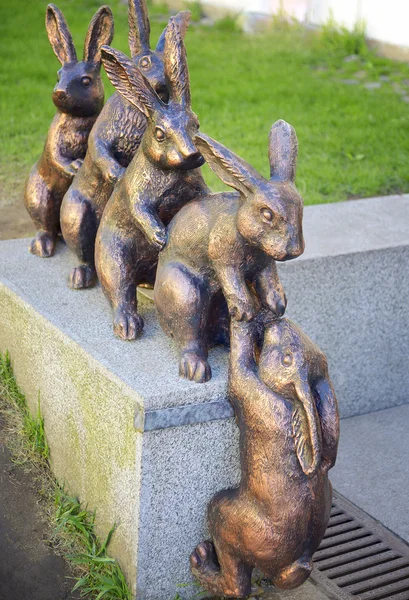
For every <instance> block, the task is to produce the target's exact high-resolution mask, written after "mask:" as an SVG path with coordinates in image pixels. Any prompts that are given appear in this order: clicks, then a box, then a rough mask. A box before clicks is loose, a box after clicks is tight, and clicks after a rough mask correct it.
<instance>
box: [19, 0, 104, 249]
mask: <svg viewBox="0 0 409 600" xmlns="http://www.w3.org/2000/svg"><path fill="white" fill-rule="evenodd" d="M46 28H47V33H48V37H49V40H50V43H51V46H52V48H53V50H54V52H55V54H56V56H57V58H58V60H59V61H60V62H61V64H62V68H61V69H60V70H59V72H58V81H57V84H56V86H55V88H54V92H53V96H52V98H53V102H54V104H55V106H56V107H57V114H56V115H55V117H54V119H53V121H52V123H51V126H50V129H49V132H48V136H47V140H46V142H45V146H44V150H43V153H42V155H41V157H40V158H39V160H38V161H37V162H36V164H35V165H34V166H33V168H32V170H31V173H30V175H29V177H28V179H27V182H26V187H25V192H24V203H25V206H26V208H27V210H28V212H29V214H30V216H31V218H32V220H33V222H34V224H35V227H36V229H37V235H36V237H35V239H34V240H33V241H32V243H31V246H30V251H31V252H32V253H33V254H37V255H38V256H42V257H49V256H52V255H53V254H54V249H55V244H56V241H57V237H58V235H59V233H60V207H61V201H62V199H63V197H64V194H65V192H66V191H67V189H68V187H69V186H70V184H71V182H72V180H73V178H74V175H75V173H76V172H77V170H78V169H79V167H80V166H81V163H82V159H83V158H84V156H85V152H86V148H87V142H88V136H89V133H90V131H91V128H92V126H93V125H94V123H95V120H96V118H97V116H98V114H99V113H100V111H101V109H102V106H103V104H104V87H103V83H102V79H101V76H100V68H101V50H100V49H101V46H102V45H103V44H109V43H110V42H111V40H112V37H113V34H114V21H113V16H112V13H111V10H110V8H109V7H108V6H102V7H101V8H100V9H99V10H98V11H97V12H96V13H95V15H94V17H93V18H92V21H91V23H90V25H89V28H88V32H87V36H86V39H85V46H84V59H83V60H82V61H78V60H77V54H76V51H75V47H74V43H73V41H72V37H71V34H70V31H69V29H68V25H67V22H66V20H65V18H64V15H63V14H62V12H61V11H60V10H59V9H58V8H57V7H56V6H55V5H54V4H49V5H48V6H47V12H46Z"/></svg>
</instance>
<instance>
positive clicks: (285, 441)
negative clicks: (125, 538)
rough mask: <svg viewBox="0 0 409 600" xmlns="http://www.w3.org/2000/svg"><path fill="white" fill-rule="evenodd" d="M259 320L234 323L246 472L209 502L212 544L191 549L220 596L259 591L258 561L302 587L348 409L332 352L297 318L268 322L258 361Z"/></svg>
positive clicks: (234, 383) (268, 572)
mask: <svg viewBox="0 0 409 600" xmlns="http://www.w3.org/2000/svg"><path fill="white" fill-rule="evenodd" d="M255 329H256V327H255V323H254V322H251V323H245V322H237V321H235V320H234V319H232V322H231V355H230V376H229V390H230V397H231V401H232V403H233V406H234V408H235V413H236V419H237V423H238V426H239V429H240V449H241V470H242V478H241V483H240V487H239V488H237V489H230V490H224V491H222V492H220V493H218V494H217V495H216V496H215V497H214V498H213V500H212V501H211V502H210V504H209V509H208V521H209V528H210V535H211V538H212V541H205V542H202V543H201V544H199V545H198V546H197V548H196V549H195V550H194V552H193V553H192V555H191V559H190V563H191V569H192V572H193V574H194V575H195V576H196V577H197V578H198V580H199V581H200V583H201V584H202V585H203V586H204V587H205V588H206V589H207V590H209V591H210V592H211V593H212V594H214V595H216V596H227V597H233V598H243V597H246V596H248V595H249V594H250V590H251V574H252V571H253V569H254V568H258V569H259V570H260V571H261V572H262V573H263V574H264V575H265V576H266V577H268V578H269V579H271V580H272V582H273V584H274V585H275V586H276V587H278V588H282V589H293V588H295V587H298V586H299V585H301V584H302V583H303V582H304V581H305V580H306V579H307V578H308V576H309V574H310V573H311V570H312V556H313V554H314V552H315V551H316V550H317V549H318V546H319V545H320V543H321V540H322V538H323V536H324V533H325V530H326V527H327V524H328V520H329V516H330V511H331V504H332V486H331V483H330V481H329V479H328V470H329V469H330V468H331V467H333V466H334V464H335V459H336V454H337V447H338V438H339V416H338V408H337V400H336V397H335V393H334V390H333V388H332V385H331V381H330V379H329V376H328V368H327V361H326V358H325V356H324V354H323V353H322V352H321V351H320V350H319V348H317V346H315V345H314V344H313V343H312V342H311V340H310V339H309V338H308V337H307V336H306V335H305V334H304V333H303V332H302V331H300V330H299V329H298V328H297V327H296V326H295V325H294V324H293V323H291V321H288V320H287V319H278V320H275V321H272V322H270V323H269V324H266V329H265V335H264V341H263V343H262V348H261V354H260V357H259V360H258V364H256V362H255V358H254V356H255V346H256V344H255V340H256V337H257V336H256V335H255Z"/></svg>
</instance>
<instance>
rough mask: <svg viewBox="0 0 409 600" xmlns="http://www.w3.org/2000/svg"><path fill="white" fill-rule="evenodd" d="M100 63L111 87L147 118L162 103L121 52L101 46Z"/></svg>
mask: <svg viewBox="0 0 409 600" xmlns="http://www.w3.org/2000/svg"><path fill="white" fill-rule="evenodd" d="M101 51H102V62H103V64H104V67H105V71H106V72H107V75H108V77H109V79H110V81H111V83H112V85H113V86H115V88H116V89H117V90H118V92H119V93H120V94H122V96H123V97H124V98H126V99H127V100H128V101H129V102H131V104H133V105H134V106H135V107H136V108H137V109H138V110H140V111H141V112H142V113H143V114H144V115H145V116H146V117H147V118H149V117H150V116H151V115H152V113H153V112H155V111H156V110H161V108H162V107H163V103H162V102H161V100H160V99H159V97H158V96H157V94H156V92H155V91H154V89H153V88H152V86H151V84H150V83H149V81H148V80H147V79H146V78H145V77H144V76H143V75H142V73H141V72H140V70H139V69H138V67H137V66H136V65H135V64H134V63H133V62H132V61H131V60H130V59H129V58H128V57H127V56H126V55H125V54H123V53H122V52H119V50H114V48H110V47H109V46H102V48H101Z"/></svg>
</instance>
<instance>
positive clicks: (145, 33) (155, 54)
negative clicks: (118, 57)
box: [128, 0, 191, 102]
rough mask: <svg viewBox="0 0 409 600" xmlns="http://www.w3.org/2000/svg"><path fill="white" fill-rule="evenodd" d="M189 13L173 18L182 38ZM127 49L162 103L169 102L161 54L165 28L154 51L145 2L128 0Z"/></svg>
mask: <svg viewBox="0 0 409 600" xmlns="http://www.w3.org/2000/svg"><path fill="white" fill-rule="evenodd" d="M190 16H191V13H190V11H182V12H180V13H178V14H177V15H175V17H173V18H174V19H175V20H176V21H177V23H178V24H179V28H180V32H181V35H182V37H184V36H185V34H186V31H187V29H188V27H189V22H190ZM128 22H129V38H128V40H129V48H130V50H131V57H132V60H133V62H134V63H135V64H136V66H137V67H139V69H140V70H141V71H142V73H143V74H144V76H145V77H146V79H148V81H149V83H150V84H151V86H152V87H153V89H154V90H155V91H156V93H157V94H158V95H159V96H160V98H161V99H162V100H163V101H164V102H168V100H169V92H168V88H167V86H166V77H165V72H164V65H163V52H164V49H165V39H166V32H167V27H166V28H165V29H164V31H163V33H162V35H161V36H160V38H159V41H158V44H157V46H156V49H155V50H151V46H150V23H149V16H148V8H147V5H146V0H129V2H128Z"/></svg>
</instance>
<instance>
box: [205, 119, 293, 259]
mask: <svg viewBox="0 0 409 600" xmlns="http://www.w3.org/2000/svg"><path fill="white" fill-rule="evenodd" d="M269 140H270V147H269V156H270V167H271V178H270V180H268V179H265V178H264V177H262V176H261V175H260V174H259V173H257V171H256V170H255V169H253V167H252V166H251V165H249V164H248V163H246V162H245V161H244V160H243V159H242V158H240V157H239V156H237V155H236V154H234V153H233V152H231V150H228V149H227V148H226V147H225V146H223V145H222V144H220V143H219V142H216V141H215V140H213V139H212V138H210V137H209V136H206V135H203V134H198V135H197V136H196V138H195V144H196V145H197V147H198V149H199V150H200V151H201V153H202V154H203V156H204V158H205V160H206V162H207V163H208V164H209V166H210V167H211V169H212V170H213V171H214V172H215V173H216V175H217V176H218V177H219V178H220V179H221V180H222V181H223V182H224V183H225V184H227V185H229V186H230V187H232V188H234V189H236V190H237V191H238V192H240V195H241V199H242V202H241V206H240V208H239V210H238V213H237V228H238V230H239V232H240V234H241V235H242V236H243V237H244V238H245V239H246V240H247V241H248V242H250V243H251V244H254V245H255V246H257V247H258V248H260V249H261V250H262V251H263V252H265V253H266V254H267V255H268V256H271V257H272V258H273V259H274V260H279V261H283V260H289V259H292V258H296V257H297V256H300V254H302V253H303V251H304V238H303V232H302V216H303V200H302V198H301V196H300V194H299V193H298V192H297V190H296V188H295V185H294V179H295V163H296V158H297V151H298V144H297V136H296V133H295V131H294V129H293V128H292V127H291V125H289V124H288V123H286V122H285V121H282V120H280V121H277V122H276V123H275V124H274V125H273V127H272V128H271V131H270V138H269Z"/></svg>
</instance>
